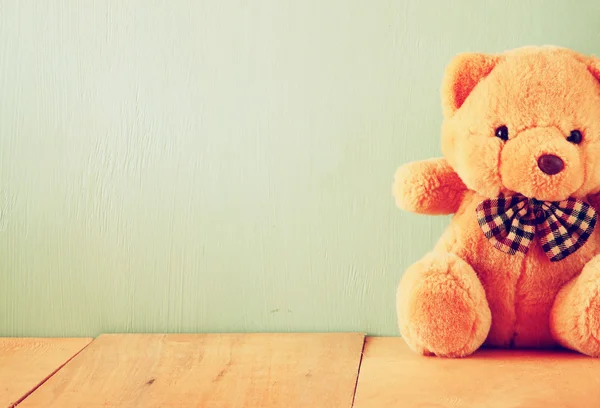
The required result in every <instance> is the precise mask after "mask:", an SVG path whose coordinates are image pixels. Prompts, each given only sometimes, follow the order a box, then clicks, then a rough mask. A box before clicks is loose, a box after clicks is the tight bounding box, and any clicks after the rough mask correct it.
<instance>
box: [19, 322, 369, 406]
mask: <svg viewBox="0 0 600 408" xmlns="http://www.w3.org/2000/svg"><path fill="white" fill-rule="evenodd" d="M363 343H364V335H362V334H204V335H201V334H197V335H183V334H169V335H164V334H160V335H139V334H137V335H136V334H129V335H102V336H100V337H99V338H98V339H96V341H94V342H93V343H92V344H91V345H90V346H89V347H87V348H86V349H85V350H84V351H83V352H82V353H81V354H79V355H78V356H77V357H76V358H74V359H73V360H72V361H71V362H70V363H69V364H68V365H67V366H65V367H64V368H63V369H62V370H61V371H60V372H59V373H57V374H56V375H55V376H53V377H52V378H51V379H50V380H48V381H47V382H46V383H45V384H44V385H43V386H42V387H40V388H39V389H38V390H37V391H36V392H34V393H33V394H31V395H30V396H29V397H28V398H27V399H26V400H25V401H24V402H23V403H22V404H21V405H19V408H28V407H40V406H44V407H46V408H52V407H56V408H66V407H100V406H101V407H144V408H152V407H186V408H187V407H207V408H208V407H210V408H236V407H240V408H241V407H244V408H253V407H261V408H273V407H281V408H294V407H302V408H306V407H311V408H314V407H326V408H338V407H339V408H350V407H351V405H352V399H353V396H354V390H355V385H356V379H357V375H358V367H359V364H360V358H361V353H362V347H363Z"/></svg>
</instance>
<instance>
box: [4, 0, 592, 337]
mask: <svg viewBox="0 0 600 408" xmlns="http://www.w3.org/2000/svg"><path fill="white" fill-rule="evenodd" d="M529 44H555V45H562V46H567V47H571V48H575V49H577V50H579V51H582V52H586V53H597V52H599V51H600V2H598V1H597V0H589V1H583V0H578V1H576V2H568V1H564V0H553V1H551V0H539V1H521V0H514V1H483V0H482V1H474V0H473V1H466V0H463V1H457V0H454V1H423V0H404V1H402V0H400V1H398V0H394V1H391V0H389V1H388V0H327V1H323V0H302V1H299V0H298V1H290V0H255V1H247V2H243V1H230V0H200V1H198V0H171V1H166V0H165V1H151V0H143V1H142V0H138V1H134V0H122V1H109V0H97V1H94V2H91V1H81V0H71V1H58V0H44V1H40V0H4V1H2V2H0V198H1V199H2V202H1V207H0V209H1V217H0V335H4V336H7V335H8V336H13V335H16V336H26V335H36V336H42V335H43V336H75V335H96V334H98V333H100V332H123V331H152V332H154V331H179V332H197V331H206V332H214V331H365V332H368V333H370V334H375V335H395V334H396V324H395V310H394V295H395V288H396V283H397V281H398V279H399V278H400V275H401V273H402V270H403V269H404V268H405V267H406V266H408V265H409V264H410V263H411V262H414V261H415V260H417V259H418V258H419V257H420V256H421V255H422V254H423V253H424V252H425V251H427V250H428V249H429V248H430V247H431V246H432V245H433V244H434V242H435V240H436V237H437V236H438V235H439V234H440V232H441V231H442V228H443V226H444V224H445V223H446V222H447V220H446V219H445V218H431V217H417V216H411V215H408V214H403V213H401V212H400V211H398V210H396V209H395V208H394V206H393V201H392V199H391V196H390V185H391V180H392V176H393V173H394V170H395V168H396V166H397V165H399V164H401V163H403V162H406V161H409V160H414V159H422V158H427V157H430V156H434V155H437V154H439V148H438V133H439V132H438V129H439V125H440V118H441V109H440V106H439V97H438V92H439V91H438V89H439V83H440V80H441V76H442V72H443V69H444V66H445V64H446V63H447V62H448V61H449V59H450V58H451V57H452V56H453V55H454V54H455V53H458V52H461V51H487V52H496V51H502V50H504V49H506V48H513V47H518V46H522V45H529Z"/></svg>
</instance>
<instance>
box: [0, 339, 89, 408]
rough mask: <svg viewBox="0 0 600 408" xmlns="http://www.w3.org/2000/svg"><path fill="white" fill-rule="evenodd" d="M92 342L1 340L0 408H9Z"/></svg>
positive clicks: (86, 340) (79, 340) (76, 340)
mask: <svg viewBox="0 0 600 408" xmlns="http://www.w3.org/2000/svg"><path fill="white" fill-rule="evenodd" d="M91 341H92V339H49V338H39V339H38V338H0V407H12V406H14V405H16V404H17V403H18V402H19V401H21V400H22V399H23V398H24V397H25V396H27V395H28V394H29V393H30V392H31V391H32V390H34V389H35V388H36V387H38V386H39V385H40V384H41V383H43V382H44V381H45V380H46V379H47V378H48V377H50V376H51V375H52V374H53V373H55V372H56V370H58V369H59V368H60V367H62V366H63V365H64V364H65V363H66V362H67V361H69V359H71V358H72V357H73V356H74V355H75V354H77V353H78V352H79V351H81V349H83V348H84V347H85V346H87V345H88V344H89V343H90V342H91Z"/></svg>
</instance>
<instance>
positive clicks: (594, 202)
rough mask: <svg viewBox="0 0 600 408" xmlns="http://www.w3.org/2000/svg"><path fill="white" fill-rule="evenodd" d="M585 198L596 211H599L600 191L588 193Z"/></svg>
mask: <svg viewBox="0 0 600 408" xmlns="http://www.w3.org/2000/svg"><path fill="white" fill-rule="evenodd" d="M587 200H588V203H590V205H591V206H592V207H594V209H595V210H596V211H598V212H600V193H596V194H590V195H589V196H588V197H587Z"/></svg>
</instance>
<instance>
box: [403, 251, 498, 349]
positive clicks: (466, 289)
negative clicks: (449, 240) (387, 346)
mask: <svg viewBox="0 0 600 408" xmlns="http://www.w3.org/2000/svg"><path fill="white" fill-rule="evenodd" d="M397 306H398V319H399V326H400V332H401V334H402V336H403V338H404V339H405V340H406V342H407V344H408V345H409V346H410V347H411V348H412V349H413V350H414V351H416V352H419V353H421V354H424V355H432V354H433V355H437V356H440V357H464V356H467V355H469V354H471V353H473V352H474V351H475V350H477V349H478V348H479V347H480V346H481V344H483V342H484V341H485V339H486V337H487V335H488V332H489V329H490V325H491V313H490V309H489V306H488V304H487V300H486V297H485V291H484V289H483V286H482V285H481V282H480V281H479V279H478V278H477V275H476V274H475V272H474V271H473V269H472V268H471V266H470V265H469V264H467V263H466V262H465V261H463V260H462V259H460V258H459V257H457V256H456V255H453V254H431V255H429V256H428V257H426V258H425V259H423V260H421V261H419V262H417V263H416V264H414V265H413V266H411V267H410V268H409V269H408V270H407V271H406V273H405V275H404V276H403V278H402V281H401V283H400V285H399V287H398V297H397Z"/></svg>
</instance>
